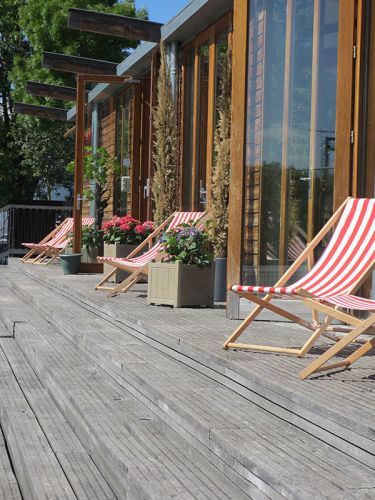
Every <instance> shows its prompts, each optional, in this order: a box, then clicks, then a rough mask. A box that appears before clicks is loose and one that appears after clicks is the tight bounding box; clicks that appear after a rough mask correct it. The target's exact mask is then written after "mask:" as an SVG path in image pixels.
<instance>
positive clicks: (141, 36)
mask: <svg viewBox="0 0 375 500" xmlns="http://www.w3.org/2000/svg"><path fill="white" fill-rule="evenodd" d="M161 26H162V25H161V24H160V23H154V22H151V21H147V20H144V19H136V18H131V17H125V16H117V15H113V14H106V13H102V12H95V11H88V10H84V9H69V20H68V27H69V28H71V29H77V30H80V31H89V32H92V33H100V34H105V35H110V36H115V37H122V38H128V39H132V40H139V41H141V40H143V41H152V42H158V41H159V40H160V28H161ZM42 67H43V68H47V69H52V70H57V71H63V72H69V73H75V74H76V80H77V87H76V88H75V89H74V88H72V87H63V86H58V85H50V84H46V83H39V82H27V85H26V90H27V92H28V93H29V94H30V95H36V96H42V97H49V98H53V99H60V100H68V101H76V119H75V121H76V125H75V133H76V136H75V170H74V205H73V218H74V226H73V232H74V236H73V252H75V253H80V251H81V239H82V224H81V221H82V199H83V197H82V191H83V162H84V129H85V106H86V103H87V91H86V89H85V86H86V83H88V82H94V83H112V84H116V83H117V84H123V83H125V82H128V83H132V84H133V83H139V81H137V80H135V79H133V78H132V77H128V76H126V75H123V76H118V75H117V64H116V63H113V62H109V61H102V60H98V59H89V58H84V57H77V56H72V55H67V54H57V53H52V52H43V60H42ZM15 112H16V113H22V114H28V115H33V116H38V117H41V118H47V119H53V120H61V121H68V118H67V111H66V109H62V108H54V107H49V106H40V105H34V104H26V103H16V105H15ZM71 121H74V119H72V120H71Z"/></svg>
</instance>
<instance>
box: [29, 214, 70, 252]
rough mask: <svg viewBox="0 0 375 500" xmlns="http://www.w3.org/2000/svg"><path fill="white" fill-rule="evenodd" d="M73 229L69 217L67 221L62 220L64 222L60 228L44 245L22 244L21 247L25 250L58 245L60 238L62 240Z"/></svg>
mask: <svg viewBox="0 0 375 500" xmlns="http://www.w3.org/2000/svg"><path fill="white" fill-rule="evenodd" d="M72 229H73V219H72V218H71V217H68V218H67V219H65V220H64V222H63V223H62V224H61V228H60V229H59V231H57V233H56V234H55V235H54V237H53V238H51V239H50V240H49V241H48V242H46V243H22V245H23V246H25V247H27V248H35V249H37V248H44V247H45V246H54V245H55V244H57V243H59V242H60V241H61V239H62V238H64V237H65V236H66V235H67V234H68V233H69V231H71V230H72Z"/></svg>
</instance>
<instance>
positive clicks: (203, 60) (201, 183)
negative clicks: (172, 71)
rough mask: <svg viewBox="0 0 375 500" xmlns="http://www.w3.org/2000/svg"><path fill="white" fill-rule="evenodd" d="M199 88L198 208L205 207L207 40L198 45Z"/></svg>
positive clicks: (208, 59)
mask: <svg viewBox="0 0 375 500" xmlns="http://www.w3.org/2000/svg"><path fill="white" fill-rule="evenodd" d="M198 51H199V88H198V115H197V152H196V154H197V159H196V160H197V182H198V185H197V186H196V192H197V198H198V199H197V200H196V203H197V206H198V207H199V209H200V210H204V209H205V208H206V172H207V168H206V160H207V115H208V71H209V62H210V58H209V55H210V54H209V45H208V42H207V43H204V44H202V45H200V46H199V49H198Z"/></svg>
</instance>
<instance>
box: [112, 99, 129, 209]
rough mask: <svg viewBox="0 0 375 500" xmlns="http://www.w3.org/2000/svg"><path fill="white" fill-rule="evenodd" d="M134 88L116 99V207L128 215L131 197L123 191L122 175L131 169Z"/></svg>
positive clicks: (125, 174) (126, 174)
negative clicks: (117, 165) (118, 172)
mask: <svg viewBox="0 0 375 500" xmlns="http://www.w3.org/2000/svg"><path fill="white" fill-rule="evenodd" d="M132 96H133V94H132V90H130V89H129V90H127V91H126V92H125V94H124V95H122V96H121V97H119V98H118V99H117V100H116V133H115V137H116V142H115V154H116V157H117V159H118V161H119V162H120V165H121V171H120V175H119V176H118V179H116V190H115V203H114V205H115V209H116V214H117V215H126V213H127V212H128V211H129V210H130V205H129V204H130V197H129V196H128V193H126V192H124V191H121V176H128V175H130V170H131V163H130V159H131V119H132V118H131V116H132Z"/></svg>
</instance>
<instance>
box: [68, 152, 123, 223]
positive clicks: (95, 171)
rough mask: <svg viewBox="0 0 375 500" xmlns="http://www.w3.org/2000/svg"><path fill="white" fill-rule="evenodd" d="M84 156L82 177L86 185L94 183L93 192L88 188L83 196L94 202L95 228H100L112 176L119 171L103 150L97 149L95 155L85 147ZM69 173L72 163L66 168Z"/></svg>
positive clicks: (119, 168)
mask: <svg viewBox="0 0 375 500" xmlns="http://www.w3.org/2000/svg"><path fill="white" fill-rule="evenodd" d="M86 153H87V154H86V155H85V158H84V164H83V177H84V181H85V182H86V184H88V183H91V182H95V192H94V193H93V192H92V190H91V189H90V188H87V189H85V190H84V192H83V195H84V196H85V197H86V199H87V200H95V202H96V220H95V226H96V228H97V229H99V228H101V226H102V222H103V216H104V210H105V209H106V208H107V206H108V203H109V200H110V199H111V196H112V186H113V182H112V179H113V176H114V175H118V174H119V173H120V171H121V167H120V164H119V163H118V161H117V159H116V158H114V157H113V156H111V155H110V154H109V153H108V151H107V150H106V149H105V148H97V149H96V151H95V153H93V152H92V148H91V147H86ZM67 170H68V172H70V173H73V172H74V161H72V162H70V163H69V164H68V166H67Z"/></svg>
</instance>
